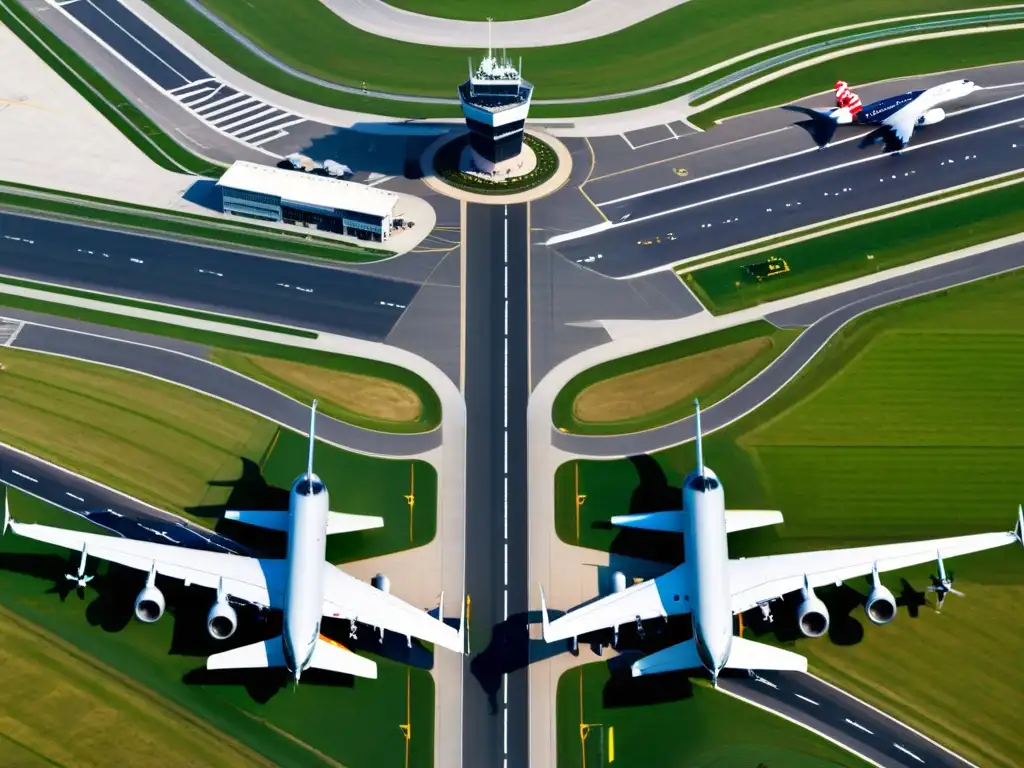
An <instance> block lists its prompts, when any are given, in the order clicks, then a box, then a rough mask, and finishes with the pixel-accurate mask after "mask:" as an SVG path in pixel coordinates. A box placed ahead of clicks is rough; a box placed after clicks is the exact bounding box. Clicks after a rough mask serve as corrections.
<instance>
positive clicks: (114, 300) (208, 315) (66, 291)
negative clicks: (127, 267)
mask: <svg viewBox="0 0 1024 768" xmlns="http://www.w3.org/2000/svg"><path fill="white" fill-rule="evenodd" d="M0 283H5V284H6V285H16V286H20V287H22V288H33V289H35V290H39V291H49V292H51V293H59V294H62V295H64V296H75V297H77V298H80V299H91V300H93V301H105V302H108V303H110V304H119V305H121V306H124V307H135V308H136V309H148V310H152V311H154V312H167V313H170V314H172V315H181V316H182V317H191V318H195V319H197V320H209V321H210V322H213V323H227V324H228V325H238V326H242V327H244V328H253V329H255V330H258V331H267V332H269V333H283V334H285V335H288V336H298V337H300V338H303V339H315V338H317V337H318V336H319V334H318V333H317V332H316V331H306V330H303V329H301V328H291V327H289V326H286V325H274V324H272V323H262V322H260V321H259V320H248V319H246V318H244V317H231V316H229V315H218V314H216V313H214V312H202V311H200V310H198V309H188V308H187V307H175V306H172V305H169V304H160V303H158V302H155V301H143V300H141V299H129V298H126V297H124V296H115V295H112V294H107V293H96V292H94V291H83V290H80V289H78V288H68V287H66V286H62V285H53V284H50V283H40V282H37V281H35V280H22V279H20V278H16V277H8V276H6V275H0Z"/></svg>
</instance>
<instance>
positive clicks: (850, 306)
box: [551, 243, 1024, 463]
mask: <svg viewBox="0 0 1024 768" xmlns="http://www.w3.org/2000/svg"><path fill="white" fill-rule="evenodd" d="M1022 266H1024V244H1020V243H1018V244H1016V245H1009V246H1005V247H1003V248H998V249H995V250H991V251H986V252H984V253H980V254H977V255H975V256H969V257H967V258H964V259H960V260H958V261H951V262H947V263H945V264H941V265H939V266H935V267H930V268H928V269H922V270H919V271H917V272H913V273H910V274H907V275H902V276H899V277H894V278H891V279H889V280H883V281H880V282H878V283H875V284H873V285H870V286H867V287H865V288H860V289H857V290H853V291H847V292H845V293H838V294H836V295H834V296H830V297H828V298H825V299H821V300H819V301H815V302H813V303H808V304H804V305H800V306H797V307H794V308H792V309H787V310H784V311H781V312H777V313H774V314H770V315H767V316H766V317H765V319H766V320H768V322H770V323H773V324H775V325H777V326H779V327H782V328H798V327H807V329H806V330H805V331H804V332H803V333H802V334H800V336H799V337H798V338H797V340H796V341H794V342H793V343H792V344H791V345H790V346H789V347H788V348H787V349H786V351H785V352H783V353H782V355H780V356H779V357H778V358H777V359H776V360H775V361H774V362H773V363H772V364H771V365H769V366H768V367H767V368H765V369H764V370H763V371H762V372H761V373H760V374H758V375H757V376H756V377H754V378H753V379H751V380H750V381H749V382H747V383H746V384H745V385H743V386H742V387H740V388H739V389H738V390H736V391H735V392H733V393H732V394H731V395H729V396H728V397H726V398H724V399H723V400H720V401H719V402H717V403H715V404H714V405H712V406H711V407H709V408H707V409H706V410H702V411H701V428H702V429H703V431H704V434H708V433H710V432H714V431H715V430H718V429H721V428H722V427H724V426H726V425H727V424H731V423H732V422H733V421H736V420H737V419H739V418H741V417H743V416H744V415H746V414H747V413H749V412H751V411H752V410H754V409H755V408H757V406H759V405H761V404H762V403H764V402H765V401H767V400H768V399H769V398H771V397H772V396H773V395H774V394H775V393H776V392H778V391H779V390H780V389H782V387H784V386H785V385H786V384H787V383H788V382H789V381H790V380H791V379H792V378H793V377H794V376H796V375H797V373H799V372H800V370H801V369H802V368H803V367H804V366H805V365H806V364H807V363H808V362H809V361H810V360H811V358H812V357H814V355H816V354H817V353H818V351H819V350H820V349H821V348H822V347H823V346H824V345H825V344H826V343H827V342H828V340H829V339H830V338H831V337H832V335H833V334H834V333H835V332H836V331H838V330H839V329H840V328H842V326H844V325H845V324H846V323H848V322H849V321H850V320H852V319H854V318H855V317H857V316H858V315H860V314H862V313H864V312H867V311H869V310H872V309H876V308H878V307H881V306H885V305H886V304H892V303H894V302H897V301H902V300H905V299H910V298H913V297H915V296H921V295H923V294H926V293H931V292H933V291H939V290H943V289H945V288H950V287H952V286H956V285H960V284H962V283H966V282H969V281H971V280H979V279H981V278H984V277H989V276H992V275H996V274H999V273H1001V272H1006V271H1009V270H1012V269H1019V268H1020V267H1022ZM693 428H694V427H693V417H692V416H691V417H687V418H685V419H682V420H681V421H675V422H672V423H671V424H667V425H665V426H663V427H658V428H657V429H651V430H647V431H646V432H637V433H634V434H629V435H616V436H605V437H592V436H583V435H569V434H566V433H563V432H560V431H558V430H557V429H555V428H554V427H552V429H551V442H552V445H554V446H555V447H557V448H559V449H561V450H564V451H568V452H570V453H573V454H578V455H580V456H593V457H619V456H634V455H640V454H645V453H651V452H653V451H658V450H661V449H663V448H666V447H668V446H671V445H679V444H681V443H686V442H689V441H690V440H693ZM709 462H711V463H713V458H709Z"/></svg>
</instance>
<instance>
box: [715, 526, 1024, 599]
mask: <svg viewBox="0 0 1024 768" xmlns="http://www.w3.org/2000/svg"><path fill="white" fill-rule="evenodd" d="M1022 533H1024V514H1022V513H1021V511H1020V510H1018V513H1017V526H1016V528H1015V529H1014V530H1013V531H1007V532H1005V533H978V534H974V535H972V536H953V537H950V538H945V539H931V540H928V541H911V542H905V543H900V544H882V545H878V546H870V547H855V548H852V549H826V550H822V551H818V552H798V553H794V554H790V555H769V556H767V557H748V558H741V559H739V560H730V561H729V583H730V586H731V589H732V610H733V613H741V612H743V611H746V610H749V609H750V608H753V607H754V606H755V605H757V604H758V603H759V602H762V601H764V600H769V599H773V598H777V597H782V596H783V595H785V594H788V593H789V592H795V591H796V590H798V589H801V588H802V587H803V586H804V577H805V576H806V577H807V581H808V584H809V585H810V586H811V587H820V586H824V585H825V584H834V583H836V582H841V581H846V580H848V579H853V578H856V577H857V576H866V575H868V574H870V573H871V571H872V569H873V568H874V566H875V564H876V563H877V564H878V570H879V572H883V571H894V570H898V569H900V568H907V567H909V566H912V565H918V564H920V563H927V562H928V561H930V560H935V559H936V558H937V556H938V554H939V553H941V554H942V557H943V558H948V557H955V556H956V555H966V554H969V553H971V552H981V551H983V550H986V549H992V548H994V547H1001V546H1004V545H1006V544H1012V543H1013V542H1015V541H1017V542H1021V541H1022V539H1021V536H1022Z"/></svg>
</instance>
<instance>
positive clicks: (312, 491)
mask: <svg viewBox="0 0 1024 768" xmlns="http://www.w3.org/2000/svg"><path fill="white" fill-rule="evenodd" d="M323 489H324V484H323V483H321V482H318V481H315V480H314V481H312V482H310V481H309V480H300V481H299V482H298V483H297V484H296V485H295V490H296V492H297V493H299V494H300V495H302V496H316V495H317V494H318V493H320V492H321V491H322V490H323Z"/></svg>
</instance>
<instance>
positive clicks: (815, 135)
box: [783, 104, 839, 147]
mask: <svg viewBox="0 0 1024 768" xmlns="http://www.w3.org/2000/svg"><path fill="white" fill-rule="evenodd" d="M783 109H788V110H789V111H790V112H799V113H800V114H802V115H807V116H808V117H809V118H811V124H810V127H809V133H810V134H811V138H812V139H814V143H815V144H817V145H818V146H819V147H823V146H825V145H826V144H828V143H830V142H831V141H832V137H833V136H835V133H836V128H837V127H838V125H839V123H837V122H836V121H835V120H833V119H832V118H831V117H829V116H828V113H827V112H820V111H818V110H817V109H811V108H810V107H801V106H798V105H796V104H790V105H787V106H785V107H783Z"/></svg>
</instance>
